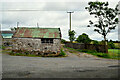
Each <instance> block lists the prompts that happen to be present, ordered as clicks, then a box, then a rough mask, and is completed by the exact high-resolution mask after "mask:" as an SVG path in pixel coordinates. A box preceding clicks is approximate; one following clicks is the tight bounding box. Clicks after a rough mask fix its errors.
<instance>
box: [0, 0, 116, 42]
mask: <svg viewBox="0 0 120 80" xmlns="http://www.w3.org/2000/svg"><path fill="white" fill-rule="evenodd" d="M31 1H32V0H31ZM87 3H88V0H87V1H71V2H64V1H61V2H57V1H56V2H55V1H54V2H27V3H26V2H24V1H23V2H20V1H19V2H16V1H15V2H13V3H10V2H5V3H2V8H0V10H6V11H4V12H0V13H1V14H2V20H1V21H2V30H9V29H10V28H11V27H15V26H16V22H19V27H22V26H23V27H30V26H32V27H36V24H37V23H39V26H40V27H56V28H57V27H60V28H61V33H62V38H63V39H66V40H68V38H69V36H68V30H69V14H68V13H67V11H74V13H73V14H72V29H73V30H75V32H76V35H75V36H76V37H78V36H79V35H81V34H82V33H86V34H88V35H89V37H90V38H91V39H95V40H103V37H102V36H101V35H99V34H98V33H97V32H94V31H93V29H94V28H93V27H90V28H88V27H87V25H88V24H89V20H93V21H95V18H94V17H93V16H90V15H89V13H88V12H87V11H86V10H85V9H84V8H85V6H87ZM116 4H117V1H114V2H112V0H110V6H111V7H114V6H115V5H116ZM7 10H13V11H7ZM14 10H17V11H14ZM19 10H20V11H19ZM22 10H28V11H22ZM117 32H118V28H116V30H113V31H111V33H110V34H109V35H108V36H107V37H108V39H113V40H117V39H118V37H117V35H118V33H117Z"/></svg>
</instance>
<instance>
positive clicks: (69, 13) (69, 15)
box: [67, 11, 74, 31]
mask: <svg viewBox="0 0 120 80" xmlns="http://www.w3.org/2000/svg"><path fill="white" fill-rule="evenodd" d="M67 13H69V16H70V31H71V13H74V12H73V11H69V12H67Z"/></svg>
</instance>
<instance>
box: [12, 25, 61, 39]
mask: <svg viewBox="0 0 120 80" xmlns="http://www.w3.org/2000/svg"><path fill="white" fill-rule="evenodd" d="M13 37H16V38H61V32H60V28H27V27H19V28H17V30H16V32H15V33H14V35H13Z"/></svg>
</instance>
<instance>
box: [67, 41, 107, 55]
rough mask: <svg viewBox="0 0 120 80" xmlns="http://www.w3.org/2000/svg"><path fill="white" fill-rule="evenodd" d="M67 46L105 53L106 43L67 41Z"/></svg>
mask: <svg viewBox="0 0 120 80" xmlns="http://www.w3.org/2000/svg"><path fill="white" fill-rule="evenodd" d="M65 46H66V47H70V48H74V49H80V50H83V49H87V50H96V51H97V52H103V53H105V52H106V51H105V46H104V45H95V44H81V43H65Z"/></svg>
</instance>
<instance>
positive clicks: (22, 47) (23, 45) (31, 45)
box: [12, 38, 61, 54]
mask: <svg viewBox="0 0 120 80" xmlns="http://www.w3.org/2000/svg"><path fill="white" fill-rule="evenodd" d="M12 49H13V50H14V51H29V52H32V53H34V54H39V53H40V54H41V53H53V52H54V53H60V49H61V48H60V39H53V43H41V39H32V38H13V48H12Z"/></svg>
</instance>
